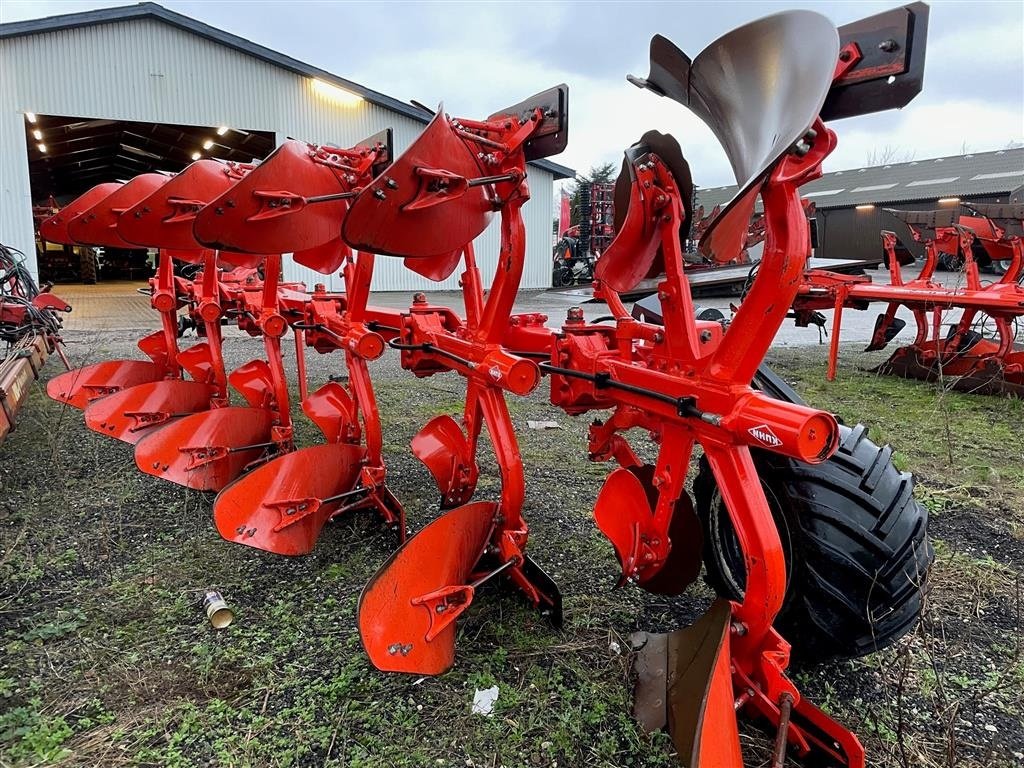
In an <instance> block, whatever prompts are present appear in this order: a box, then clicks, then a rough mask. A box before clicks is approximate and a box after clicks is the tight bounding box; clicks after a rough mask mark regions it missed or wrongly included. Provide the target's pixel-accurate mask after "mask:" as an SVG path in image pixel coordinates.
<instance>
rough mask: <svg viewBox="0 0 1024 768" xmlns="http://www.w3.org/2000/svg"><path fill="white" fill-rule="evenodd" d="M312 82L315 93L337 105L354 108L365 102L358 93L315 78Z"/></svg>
mask: <svg viewBox="0 0 1024 768" xmlns="http://www.w3.org/2000/svg"><path fill="white" fill-rule="evenodd" d="M311 82H312V83H313V90H314V91H316V92H317V93H319V94H320V95H321V96H323V97H325V98H327V99H329V100H331V101H333V102H334V103H336V104H341V105H342V106H346V107H354V106H355V105H356V104H359V103H360V102H362V100H363V97H362V96H360V95H358V94H356V93H352V92H351V91H346V90H345V89H344V88H339V87H338V86H336V85H333V84H332V83H326V82H324V81H323V80H320V79H318V78H315V77H314V78H313V79H312V80H311Z"/></svg>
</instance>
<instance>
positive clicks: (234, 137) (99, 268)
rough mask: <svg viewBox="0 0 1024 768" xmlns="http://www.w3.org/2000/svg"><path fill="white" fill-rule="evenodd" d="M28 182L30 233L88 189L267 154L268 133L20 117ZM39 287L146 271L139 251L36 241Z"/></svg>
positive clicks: (270, 145)
mask: <svg viewBox="0 0 1024 768" xmlns="http://www.w3.org/2000/svg"><path fill="white" fill-rule="evenodd" d="M25 129H26V132H27V134H28V136H27V139H28V160H29V176H30V179H31V185H32V202H33V206H34V214H35V221H36V226H37V228H38V224H39V222H40V221H41V220H42V219H43V218H45V217H46V216H49V215H50V214H51V213H52V212H53V210H54V208H55V207H60V206H62V205H64V204H66V203H68V202H69V201H71V200H73V199H74V198H76V197H78V196H79V195H80V194H82V193H83V192H85V191H86V190H88V189H89V188H90V187H92V186H94V185H96V184H100V183H103V182H108V181H118V180H128V179H130V178H132V177H133V176H137V175H138V174H140V173H149V172H164V173H176V172H178V171H180V170H181V169H182V168H184V167H185V166H186V165H188V164H189V163H191V162H193V161H194V160H198V159H200V158H214V159H217V160H225V161H232V162H251V161H252V160H258V159H262V158H264V157H266V156H267V155H268V154H270V152H271V151H272V150H273V149H274V145H275V137H274V134H273V133H272V132H268V131H252V130H242V129H238V128H233V127H229V126H220V127H204V126H193V125H171V124H167V123H140V122H129V121H124V120H105V119H93V118H81V117H61V116H53V115H26V121H25ZM36 249H37V254H38V258H39V273H40V279H41V280H42V281H44V282H90V283H91V282H96V281H97V280H117V279H140V278H144V277H148V276H149V275H150V274H151V272H152V266H151V262H150V259H149V256H148V253H147V251H146V250H144V249H140V250H131V251H124V250H119V249H103V250H102V252H100V251H99V250H98V249H95V248H90V247H84V246H68V245H61V244H58V243H47V242H42V241H41V240H40V239H39V238H38V237H37V239H36Z"/></svg>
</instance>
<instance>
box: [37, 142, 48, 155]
mask: <svg viewBox="0 0 1024 768" xmlns="http://www.w3.org/2000/svg"><path fill="white" fill-rule="evenodd" d="M36 146H37V147H39V151H40V152H42V153H44V154H45V153H46V145H45V144H36Z"/></svg>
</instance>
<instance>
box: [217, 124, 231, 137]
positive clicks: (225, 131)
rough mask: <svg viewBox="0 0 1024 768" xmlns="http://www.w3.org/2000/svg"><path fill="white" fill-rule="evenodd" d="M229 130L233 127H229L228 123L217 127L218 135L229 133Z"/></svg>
mask: <svg viewBox="0 0 1024 768" xmlns="http://www.w3.org/2000/svg"><path fill="white" fill-rule="evenodd" d="M229 130H231V129H230V128H228V127H227V126H226V125H222V126H221V127H220V128H218V129H217V135H218V136H223V135H224V134H225V133H227V132H228V131H229Z"/></svg>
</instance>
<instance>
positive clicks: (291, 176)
mask: <svg viewBox="0 0 1024 768" xmlns="http://www.w3.org/2000/svg"><path fill="white" fill-rule="evenodd" d="M391 154H392V149H391V136H390V131H385V132H383V133H382V134H379V135H377V136H374V137H371V138H370V139H367V140H366V141H364V142H362V143H361V144H360V145H358V146H356V147H354V148H352V149H339V148H336V147H325V146H316V145H310V144H305V143H304V142H299V141H288V142H286V143H285V144H283V145H282V146H281V147H279V148H278V149H277V150H276V151H275V152H274V153H273V154H272V155H271V156H270V157H269V158H267V160H266V161H264V162H263V163H262V164H261V165H260V167H259V168H258V169H256V170H255V171H253V172H252V173H251V174H250V175H249V176H248V177H247V178H246V179H245V180H244V181H243V182H242V183H241V184H239V185H238V186H237V187H235V188H233V189H232V190H230V191H229V192H228V193H226V194H225V195H224V196H222V197H221V198H220V199H218V200H215V201H213V202H212V203H211V204H210V205H209V206H207V207H206V208H205V209H204V211H203V213H202V214H201V215H200V217H199V218H198V219H197V222H196V232H197V234H199V236H200V237H204V238H206V239H207V241H208V242H215V243H217V244H227V245H229V246H230V247H232V248H237V249H239V250H243V251H244V250H247V249H249V248H259V247H263V246H265V245H268V244H269V245H272V246H273V247H275V248H281V249H284V250H289V251H294V252H295V258H296V260H297V261H299V262H300V263H303V264H305V265H306V266H309V267H310V268H312V269H315V270H317V271H319V272H322V273H324V274H330V273H332V272H335V271H337V270H338V269H339V268H341V269H342V270H343V275H344V280H345V289H346V293H345V294H332V293H328V292H327V291H325V290H324V289H323V287H322V286H317V287H316V289H315V290H314V292H313V293H312V294H311V295H307V296H304V297H302V300H301V302H299V301H295V302H293V303H292V304H291V305H290V307H289V309H290V312H289V314H288V318H289V320H288V321H289V323H290V325H291V327H292V329H293V333H294V334H295V338H296V344H297V354H298V358H299V360H300V361H301V360H302V359H303V358H302V344H303V340H304V341H305V343H306V344H307V345H309V346H312V347H313V348H315V349H316V350H317V351H318V352H321V353H327V352H332V351H335V350H343V351H344V354H345V361H346V366H347V369H348V377H349V382H348V387H345V386H343V385H342V384H340V383H338V382H334V381H331V382H328V383H327V384H325V385H324V386H322V387H321V388H320V389H318V390H317V391H315V392H313V393H311V394H307V392H306V375H305V367H304V365H301V362H300V371H299V381H300V391H301V393H302V408H303V410H304V411H305V412H306V414H307V416H309V418H310V419H311V420H312V421H313V422H314V423H315V424H316V425H317V427H318V428H319V429H320V431H321V432H322V433H323V435H324V438H325V440H326V441H327V442H326V443H325V444H323V445H315V446H310V447H306V448H300V449H298V450H296V451H294V452H290V453H285V454H283V455H281V456H278V457H277V458H275V459H273V460H271V461H269V462H267V463H266V464H263V465H262V466H260V467H258V468H257V469H255V470H253V471H252V472H250V473H248V474H247V475H245V476H244V477H241V478H239V479H238V480H237V481H235V482H234V483H232V484H231V485H229V486H228V487H226V488H225V489H224V490H223V491H221V493H220V495H219V496H218V497H217V501H216V503H215V505H214V519H215V521H216V523H217V528H218V530H219V531H220V533H221V535H222V536H223V537H224V538H226V539H228V540H229V541H236V542H238V543H241V544H246V545H248V546H253V547H257V548H259V549H265V550H267V551H270V552H276V553H278V554H283V555H299V554H305V553H307V552H309V551H310V550H312V548H313V546H314V544H315V542H316V539H317V537H318V535H319V533H320V530H321V529H322V528H323V526H324V524H325V523H326V522H327V520H329V519H330V518H332V517H335V516H337V515H339V514H342V513H343V512H347V511H350V510H354V509H359V508H369V509H374V510H375V511H376V512H377V513H378V514H380V516H381V517H382V519H383V520H384V521H385V523H387V524H390V525H392V526H394V527H396V528H397V529H398V531H399V535H400V538H402V539H404V537H405V518H404V512H403V510H402V507H401V505H400V504H399V503H398V501H397V499H395V497H394V496H393V495H392V494H391V492H390V491H389V490H388V488H387V486H386V484H385V478H386V470H385V467H384V458H383V438H382V435H381V427H380V420H379V416H378V414H377V405H376V400H375V397H374V394H373V386H372V384H371V382H370V378H369V371H368V368H367V362H368V361H370V360H375V359H377V358H378V357H380V355H381V354H383V352H384V349H385V340H384V338H383V337H382V336H381V334H379V333H377V332H376V331H374V330H371V329H370V327H369V324H368V319H367V300H368V298H369V291H370V281H371V278H372V273H373V254H371V253H359V254H358V255H354V254H353V253H352V251H351V249H350V248H349V247H348V246H347V245H345V243H343V242H342V241H341V240H340V238H339V227H338V221H339V220H340V219H341V218H343V217H344V214H345V212H346V211H347V209H348V205H349V200H350V199H351V198H353V197H354V196H355V195H356V194H357V192H358V191H359V190H360V189H361V188H362V187H364V186H365V185H366V184H367V183H368V182H369V181H370V180H371V179H372V178H373V176H374V175H375V174H376V173H378V172H380V171H381V170H383V169H384V168H386V167H387V166H388V164H389V163H390V158H391ZM296 298H298V297H296ZM392 335H393V334H392Z"/></svg>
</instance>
